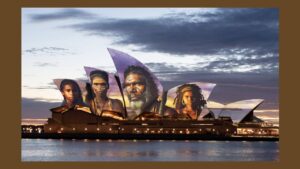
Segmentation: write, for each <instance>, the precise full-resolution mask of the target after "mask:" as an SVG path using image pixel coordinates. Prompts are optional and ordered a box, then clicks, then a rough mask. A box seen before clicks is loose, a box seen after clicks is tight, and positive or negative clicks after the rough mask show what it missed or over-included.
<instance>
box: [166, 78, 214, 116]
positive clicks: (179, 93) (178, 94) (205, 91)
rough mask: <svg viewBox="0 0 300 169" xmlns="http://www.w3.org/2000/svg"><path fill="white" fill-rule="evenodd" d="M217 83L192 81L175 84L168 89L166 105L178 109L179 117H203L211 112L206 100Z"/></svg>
mask: <svg viewBox="0 0 300 169" xmlns="http://www.w3.org/2000/svg"><path fill="white" fill-rule="evenodd" d="M215 85H216V84H213V83H203V82H191V83H187V84H183V85H179V86H175V87H173V88H172V89H170V90H169V91H168V94H167V102H166V105H167V106H170V107H172V108H174V109H176V111H177V113H178V115H177V118H178V119H189V120H191V119H192V120H196V119H198V120H199V119H202V118H203V115H204V116H206V114H207V113H209V110H208V109H207V106H206V101H207V100H208V98H209V96H210V93H211V91H212V90H213V88H214V87H215Z"/></svg>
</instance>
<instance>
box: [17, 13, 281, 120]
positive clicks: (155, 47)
mask: <svg viewBox="0 0 300 169" xmlns="http://www.w3.org/2000/svg"><path fill="white" fill-rule="evenodd" d="M278 15H279V11H278V9H272V8H235V9H234V8H232V9H231V8H189V9H188V8H185V9H184V8H98V9H97V8H23V9H22V117H23V118H47V117H50V112H49V111H48V110H49V108H52V107H55V106H58V105H59V104H60V102H61V101H62V99H63V98H62V96H61V95H60V92H59V91H58V90H57V89H56V86H54V84H53V82H52V79H57V78H71V79H87V78H86V76H85V72H84V69H83V66H90V67H97V68H101V69H104V70H107V71H110V72H114V71H115V68H114V66H113V62H112V60H111V58H110V55H109V53H108V51H107V48H108V47H109V48H113V49H117V50H120V51H123V52H125V53H128V54H130V55H131V56H134V57H135V58H137V59H139V60H140V61H142V62H143V63H145V65H146V66H148V67H149V68H150V69H151V70H152V71H153V72H154V74H155V75H157V76H158V78H159V79H160V80H161V81H162V84H163V85H164V87H165V88H171V87H173V86H176V85H179V84H182V83H185V82H191V81H202V82H212V83H217V86H216V87H215V89H214V91H213V92H212V95H211V97H210V100H213V101H217V102H220V103H223V104H226V103H230V102H234V101H238V100H244V99H254V98H261V99H265V102H264V103H263V104H262V105H261V106H260V108H259V109H260V111H259V112H258V114H259V113H260V114H261V115H262V116H268V117H271V118H273V117H276V118H277V117H278V114H279V112H278V109H279V103H278V92H279V86H278V83H279V72H278V71H279V62H278V60H279V55H278V32H279V30H278V27H279V23H278V19H279V17H278Z"/></svg>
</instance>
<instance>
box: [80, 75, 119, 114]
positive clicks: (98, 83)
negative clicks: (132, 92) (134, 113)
mask: <svg viewBox="0 0 300 169" xmlns="http://www.w3.org/2000/svg"><path fill="white" fill-rule="evenodd" d="M89 77H90V83H87V84H86V90H87V94H86V98H85V103H86V104H87V105H88V106H89V107H90V108H91V111H92V113H94V114H96V115H99V116H114V114H115V115H116V113H117V114H118V115H116V116H120V118H122V117H123V116H124V108H123V104H122V102H121V101H120V100H119V99H113V98H110V97H109V96H108V90H109V89H110V78H109V74H108V73H107V72H105V71H102V70H93V71H91V72H90V73H89ZM115 90H119V89H118V88H116V89H115ZM120 99H121V98H120Z"/></svg>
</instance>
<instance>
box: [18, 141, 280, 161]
mask: <svg viewBox="0 0 300 169" xmlns="http://www.w3.org/2000/svg"><path fill="white" fill-rule="evenodd" d="M278 146H279V145H278V143H277V142H239V141H233V142H229V141H190V140H189V141H186V140H185V141H178V140H177V141H175V140H171V141H167V140H157V141H155V140H99V139H97V140H87V139H85V140H75V139H72V140H53V139H52V140H48V139H39V140H37V139H22V160H23V161H273V160H278V156H279V150H278V149H279V148H278Z"/></svg>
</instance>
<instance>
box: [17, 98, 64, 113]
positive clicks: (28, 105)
mask: <svg viewBox="0 0 300 169" xmlns="http://www.w3.org/2000/svg"><path fill="white" fill-rule="evenodd" d="M60 104H61V103H60V102H49V101H41V100H39V99H31V98H24V97H23V98H22V118H49V117H51V112H50V110H49V109H51V108H54V107H57V106H59V105H60Z"/></svg>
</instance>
